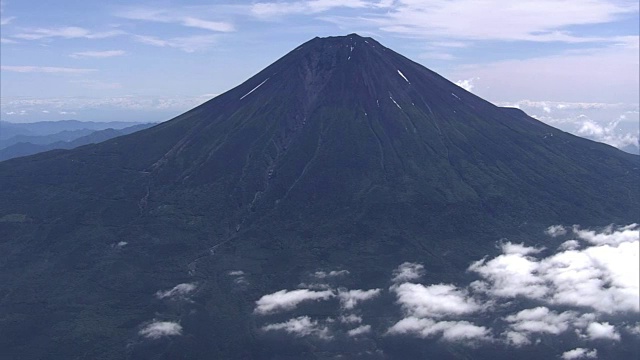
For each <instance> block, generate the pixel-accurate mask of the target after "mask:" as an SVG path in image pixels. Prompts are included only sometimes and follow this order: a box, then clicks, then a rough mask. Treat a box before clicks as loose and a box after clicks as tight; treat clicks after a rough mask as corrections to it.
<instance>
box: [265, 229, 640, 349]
mask: <svg viewBox="0 0 640 360" xmlns="http://www.w3.org/2000/svg"><path fill="white" fill-rule="evenodd" d="M545 233H546V235H547V236H549V237H550V238H556V240H553V241H554V242H555V243H556V245H554V246H553V247H554V248H544V247H533V246H529V245H527V244H524V243H522V244H517V243H512V242H502V243H500V244H499V247H500V250H501V253H500V254H499V255H497V256H495V257H493V258H489V257H486V258H484V259H481V260H478V261H475V262H473V263H471V264H470V266H469V268H468V272H469V274H471V275H475V276H476V277H477V280H475V281H472V282H470V283H469V284H467V285H455V284H421V283H420V282H419V281H420V279H421V278H422V277H423V275H424V273H425V270H424V267H423V265H421V264H418V263H409V262H405V263H403V264H401V265H400V266H399V267H398V268H396V269H395V270H393V271H392V274H391V278H390V280H391V286H390V287H389V288H388V292H387V291H385V290H383V289H380V288H378V289H370V290H358V289H356V290H347V289H344V288H338V289H335V288H332V286H330V285H326V284H325V285H326V286H327V287H326V289H324V290H312V289H297V290H291V291H287V290H281V291H278V292H275V293H273V294H268V295H265V296H263V297H261V298H260V299H259V300H257V301H256V308H255V310H254V313H255V314H258V315H263V316H265V315H271V314H276V313H279V314H281V313H285V312H287V311H292V310H294V309H296V308H297V307H298V305H299V304H301V303H303V302H307V301H308V302H311V301H327V300H332V299H333V301H336V303H337V304H339V306H337V307H336V312H337V314H336V316H335V317H329V318H317V319H313V318H312V317H311V316H298V317H294V318H292V319H290V320H288V321H285V322H282V323H273V324H267V325H265V326H263V327H262V329H263V330H264V331H284V332H286V333H289V334H292V335H294V336H296V337H306V336H314V337H316V338H318V339H323V340H331V339H332V338H333V337H334V336H337V334H343V335H344V336H348V337H362V336H374V337H376V336H377V337H379V336H411V337H417V338H430V339H438V340H440V341H445V342H458V341H461V342H463V343H465V344H482V343H484V342H491V343H494V344H495V343H501V344H503V345H504V346H513V347H521V346H527V345H530V344H536V343H537V342H539V341H540V340H541V339H542V338H541V337H543V336H548V335H554V336H564V337H568V338H570V337H573V338H574V339H575V340H576V341H578V342H579V343H580V344H590V345H592V347H593V348H589V349H587V348H582V347H578V348H574V349H567V350H566V351H565V352H564V353H561V354H558V357H560V358H562V359H578V358H596V357H597V346H598V345H599V344H600V345H601V344H603V343H618V342H620V341H623V340H624V339H625V338H630V337H632V338H634V339H636V340H634V341H638V338H640V316H639V314H640V291H639V283H640V279H639V275H638V274H639V273H640V259H639V250H640V247H639V245H640V226H639V225H638V224H631V225H628V226H613V225H612V226H609V227H606V228H604V229H601V230H599V231H594V230H589V229H583V228H581V227H579V226H575V225H574V226H571V227H566V226H561V225H554V226H551V227H549V228H548V229H547V230H546V231H545ZM562 240H564V242H562ZM547 243H549V242H547ZM330 273H331V272H324V273H323V274H325V275H328V274H330ZM334 274H336V273H334ZM347 274H348V272H346V271H345V272H341V274H340V276H346V275H347ZM314 277H316V278H325V279H326V278H329V277H332V276H324V277H323V276H314ZM385 294H388V295H391V296H393V297H394V298H395V303H396V304H397V305H398V306H399V308H400V310H401V312H402V314H403V317H402V318H401V319H400V320H398V321H396V322H394V323H391V324H389V325H387V326H386V327H385V328H382V327H381V326H372V325H371V324H367V322H369V321H368V320H371V319H367V317H366V316H362V315H363V314H362V312H360V311H359V306H360V304H361V303H362V302H364V301H370V300H373V299H376V298H378V297H382V296H383V295H385ZM389 313H392V312H391V311H390V312H389Z"/></svg>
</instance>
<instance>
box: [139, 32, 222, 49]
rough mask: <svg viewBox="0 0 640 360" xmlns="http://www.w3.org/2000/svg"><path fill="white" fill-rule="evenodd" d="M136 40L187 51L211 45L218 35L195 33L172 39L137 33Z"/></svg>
mask: <svg viewBox="0 0 640 360" xmlns="http://www.w3.org/2000/svg"><path fill="white" fill-rule="evenodd" d="M133 39H134V40H135V41H138V42H140V43H143V44H147V45H152V46H157V47H171V48H176V49H180V50H183V51H185V52H189V53H191V52H195V51H199V50H203V49H206V48H209V47H211V45H213V44H215V43H216V42H217V40H218V36H217V35H193V36H185V37H175V38H170V39H160V38H157V37H154V36H148V35H135V36H134V37H133Z"/></svg>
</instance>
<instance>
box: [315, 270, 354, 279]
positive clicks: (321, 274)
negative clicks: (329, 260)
mask: <svg viewBox="0 0 640 360" xmlns="http://www.w3.org/2000/svg"><path fill="white" fill-rule="evenodd" d="M344 275H349V271H347V270H332V271H329V272H326V271H316V272H315V273H313V277H315V278H318V279H325V278H330V277H337V276H344Z"/></svg>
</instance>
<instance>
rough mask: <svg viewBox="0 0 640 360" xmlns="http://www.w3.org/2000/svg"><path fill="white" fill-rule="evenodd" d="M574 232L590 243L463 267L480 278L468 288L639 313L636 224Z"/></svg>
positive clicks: (551, 301) (560, 303)
mask: <svg viewBox="0 0 640 360" xmlns="http://www.w3.org/2000/svg"><path fill="white" fill-rule="evenodd" d="M574 232H575V233H576V234H577V235H578V236H579V238H580V239H581V240H584V241H586V242H589V243H591V244H592V245H591V246H589V247H586V248H584V249H580V250H578V249H577V248H575V243H572V246H570V247H561V248H560V250H561V251H560V252H558V253H556V254H554V255H551V256H549V257H546V258H542V259H536V258H534V257H531V256H524V255H521V254H502V255H499V256H497V257H495V258H493V259H491V260H488V261H487V260H486V259H483V260H480V261H478V262H475V263H473V264H472V265H471V266H470V267H469V270H470V271H473V272H476V273H478V274H479V275H480V276H481V277H482V280H479V281H476V282H474V283H472V288H473V289H474V290H476V291H479V292H484V293H487V294H490V295H491V296H497V297H505V298H515V297H518V296H523V297H526V298H530V299H535V300H541V301H544V302H546V303H547V304H555V305H569V306H576V307H590V308H592V309H594V310H596V311H598V312H601V313H619V312H628V311H631V312H638V311H640V309H639V307H640V305H639V301H638V300H639V297H640V295H639V285H638V283H639V282H640V279H639V275H638V273H639V272H640V269H639V267H640V264H639V254H638V252H639V249H638V247H639V246H638V244H639V240H638V239H639V237H640V232H639V230H638V226H637V225H635V224H632V225H629V226H626V227H620V228H613V227H609V228H606V229H604V230H603V231H600V232H596V231H590V230H581V229H579V228H575V229H574ZM565 249H569V250H565Z"/></svg>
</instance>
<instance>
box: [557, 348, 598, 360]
mask: <svg viewBox="0 0 640 360" xmlns="http://www.w3.org/2000/svg"><path fill="white" fill-rule="evenodd" d="M597 358H598V350H596V349H593V350H589V349H584V348H575V349H573V350H569V351H566V352H564V353H563V354H562V359H564V360H574V359H597Z"/></svg>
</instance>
